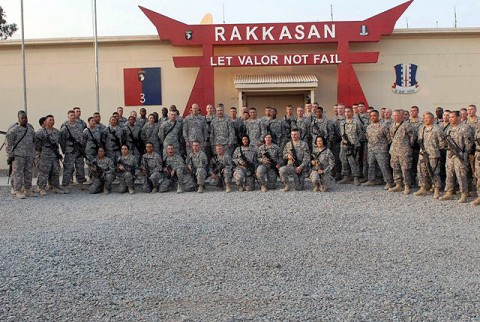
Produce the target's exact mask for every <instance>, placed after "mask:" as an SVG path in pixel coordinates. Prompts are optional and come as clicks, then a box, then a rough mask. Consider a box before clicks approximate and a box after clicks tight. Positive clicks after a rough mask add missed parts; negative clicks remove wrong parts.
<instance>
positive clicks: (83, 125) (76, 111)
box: [73, 106, 87, 129]
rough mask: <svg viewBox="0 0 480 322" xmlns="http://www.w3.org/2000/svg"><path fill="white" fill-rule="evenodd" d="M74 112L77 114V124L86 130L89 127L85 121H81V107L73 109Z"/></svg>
mask: <svg viewBox="0 0 480 322" xmlns="http://www.w3.org/2000/svg"><path fill="white" fill-rule="evenodd" d="M73 111H74V112H75V118H76V119H77V123H79V124H80V125H81V126H82V128H83V129H85V128H86V127H87V123H85V121H84V120H82V119H81V116H82V110H81V109H80V107H78V106H75V107H74V108H73Z"/></svg>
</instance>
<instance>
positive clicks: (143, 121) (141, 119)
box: [135, 107, 148, 131]
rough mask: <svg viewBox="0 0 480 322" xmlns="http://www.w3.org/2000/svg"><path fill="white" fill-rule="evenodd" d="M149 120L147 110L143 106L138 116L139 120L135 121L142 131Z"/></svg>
mask: <svg viewBox="0 0 480 322" xmlns="http://www.w3.org/2000/svg"><path fill="white" fill-rule="evenodd" d="M147 122H148V119H147V110H146V109H145V108H144V107H142V108H141V109H140V116H139V117H137V120H136V121H135V125H136V126H137V127H138V128H139V129H140V131H141V130H142V129H143V126H144V125H145V124H146V123H147Z"/></svg>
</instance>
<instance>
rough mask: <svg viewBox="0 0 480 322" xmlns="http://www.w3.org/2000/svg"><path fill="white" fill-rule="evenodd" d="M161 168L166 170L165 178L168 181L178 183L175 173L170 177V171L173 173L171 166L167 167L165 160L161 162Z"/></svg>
mask: <svg viewBox="0 0 480 322" xmlns="http://www.w3.org/2000/svg"><path fill="white" fill-rule="evenodd" d="M162 168H164V169H167V170H166V171H164V172H165V177H166V178H167V179H168V180H173V181H174V182H178V177H177V173H176V172H175V173H174V174H173V175H172V171H173V168H172V166H170V165H168V164H167V160H166V159H165V160H163V162H162Z"/></svg>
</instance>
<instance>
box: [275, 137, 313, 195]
mask: <svg viewBox="0 0 480 322" xmlns="http://www.w3.org/2000/svg"><path fill="white" fill-rule="evenodd" d="M292 149H295V152H296V154H297V160H296V162H298V163H299V164H300V165H299V167H300V168H301V169H302V172H301V173H300V174H297V173H296V172H295V166H294V163H293V162H292V161H291V160H288V163H287V165H284V166H283V167H281V168H280V170H279V172H280V180H281V181H282V182H283V183H284V184H285V185H286V186H288V178H289V177H293V181H294V185H295V190H303V189H304V187H305V174H306V173H307V172H308V166H309V164H310V150H309V149H308V145H307V143H306V142H304V141H301V140H298V141H297V142H292V141H291V140H290V141H289V142H287V144H285V148H284V149H283V159H284V160H287V159H288V155H289V154H291V155H292ZM292 156H293V155H292Z"/></svg>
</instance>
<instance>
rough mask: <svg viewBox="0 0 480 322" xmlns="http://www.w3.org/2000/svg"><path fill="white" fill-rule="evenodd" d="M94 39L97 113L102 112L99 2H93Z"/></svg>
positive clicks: (95, 0) (94, 0)
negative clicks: (99, 62)
mask: <svg viewBox="0 0 480 322" xmlns="http://www.w3.org/2000/svg"><path fill="white" fill-rule="evenodd" d="M93 39H94V47H95V102H96V111H97V112H100V89H99V85H98V83H99V82H98V38H97V0H93Z"/></svg>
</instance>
